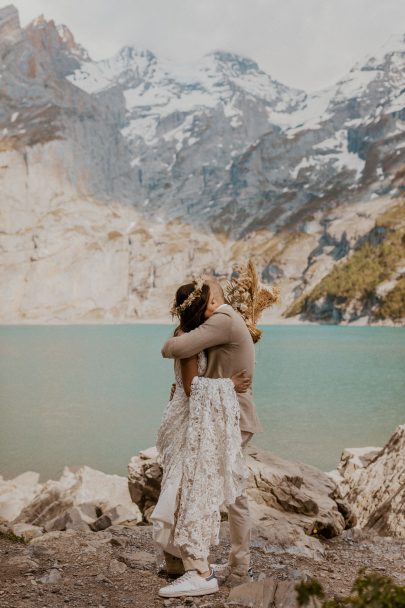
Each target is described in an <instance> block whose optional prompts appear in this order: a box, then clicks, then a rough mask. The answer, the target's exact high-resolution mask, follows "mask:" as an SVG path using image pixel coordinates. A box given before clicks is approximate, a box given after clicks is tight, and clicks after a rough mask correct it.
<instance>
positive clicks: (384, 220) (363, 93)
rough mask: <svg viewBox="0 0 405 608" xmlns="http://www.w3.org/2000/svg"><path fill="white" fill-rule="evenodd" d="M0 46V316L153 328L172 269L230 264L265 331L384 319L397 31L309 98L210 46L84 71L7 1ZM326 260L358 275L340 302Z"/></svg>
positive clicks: (124, 52) (80, 60) (74, 53)
mask: <svg viewBox="0 0 405 608" xmlns="http://www.w3.org/2000/svg"><path fill="white" fill-rule="evenodd" d="M0 54H1V66H0V82H1V91H0V250H1V254H2V257H1V263H0V276H1V279H2V282H3V283H4V284H6V285H8V289H7V290H3V292H2V297H1V298H0V320H1V322H6V323H8V322H21V321H37V322H46V321H50V320H52V321H62V322H63V321H70V322H74V321H83V320H87V321H90V320H98V321H103V320H107V321H116V320H120V321H123V320H129V321H130V320H136V319H144V318H157V317H165V318H166V319H168V316H167V312H166V311H167V309H168V305H169V302H170V300H171V297H172V294H173V291H174V289H175V286H176V285H177V284H178V281H179V280H181V279H182V278H183V277H186V276H189V274H190V269H192V270H193V271H194V272H195V273H196V274H197V273H199V272H202V271H205V272H214V273H215V274H216V275H217V276H219V277H220V278H221V277H222V278H224V277H226V276H228V275H229V272H230V270H231V268H232V265H233V263H234V262H237V261H242V260H244V259H246V258H247V257H248V256H251V257H253V258H254V260H255V261H256V263H257V265H258V267H259V269H260V271H261V275H262V279H263V281H264V282H272V281H276V282H277V283H278V284H279V286H280V288H281V292H282V304H281V305H280V306H279V307H277V308H275V309H274V310H273V311H272V313H271V316H270V317H269V318H270V319H271V320H273V321H274V320H280V319H281V317H282V315H285V314H287V315H288V316H290V317H293V318H297V315H300V316H301V318H305V319H309V320H315V321H317V320H322V321H326V322H334V323H340V322H358V321H359V320H362V321H364V322H386V321H387V320H388V321H391V322H396V323H401V322H402V321H403V318H404V315H405V313H404V308H403V294H404V278H403V272H404V271H403V268H404V263H405V262H404V260H405V254H404V250H405V245H404V242H405V241H404V239H403V238H402V236H403V232H401V235H400V238H398V237H397V236H396V237H395V239H394V241H395V242H394V243H392V238H391V237H392V235H393V233H397V232H398V231H402V230H403V212H402V209H403V207H402V205H403V203H402V201H403V185H404V175H405V172H404V167H405V147H404V146H405V144H404V139H405V135H404V134H405V100H404V86H405V82H404V76H403V74H404V64H405V44H404V39H403V38H402V39H401V38H400V39H392V40H390V41H389V42H388V43H387V45H386V46H385V47H383V48H381V49H376V54H375V56H374V57H368V58H365V59H364V60H362V61H360V62H359V63H358V64H356V65H355V66H354V67H353V69H352V70H351V71H350V72H349V74H348V75H347V76H346V77H345V78H343V79H341V80H340V81H339V82H338V83H336V85H334V86H332V87H329V88H327V89H325V90H322V91H318V92H315V93H307V92H305V91H301V90H296V89H292V88H290V87H287V86H285V85H283V84H282V83H280V82H278V81H275V80H274V79H272V78H271V76H269V75H268V74H266V73H264V72H263V71H262V70H261V69H260V68H259V66H258V65H257V64H256V63H255V62H254V61H252V60H250V59H248V58H245V57H240V56H237V55H234V54H230V53H226V52H216V53H213V54H210V55H208V56H206V57H204V58H202V59H201V60H200V61H198V62H195V63H194V64H186V63H185V64H184V65H178V64H176V65H175V64H172V63H170V62H167V61H163V60H161V59H159V58H158V57H156V56H155V55H154V54H153V53H152V52H150V51H148V50H143V49H136V48H133V47H124V48H123V49H121V51H119V53H117V55H116V56H115V57H113V58H111V59H108V60H104V61H98V62H94V61H92V60H91V59H90V57H89V56H88V54H87V52H86V51H85V49H84V48H83V47H82V46H81V45H79V44H78V43H76V42H75V40H74V37H73V35H72V33H71V32H70V31H69V30H68V29H67V28H66V27H65V26H57V25H55V24H54V23H53V22H52V21H46V20H45V19H44V18H43V17H40V18H38V19H36V20H35V21H33V22H32V23H31V24H29V25H28V26H27V27H26V28H21V27H20V24H19V19H18V13H17V11H16V9H15V8H14V7H12V6H7V7H5V8H3V9H0ZM387 214H388V215H387ZM367 244H368V246H369V247H370V248H371V250H372V252H373V254H375V255H374V257H375V258H378V259H379V260H380V258H381V255H380V254H381V251H380V250H383V257H384V263H383V264H382V266H383V268H378V272H374V274H373V269H375V264H374V262H373V260H372V256H370V255H368V249H367V247H366V248H365V245H367ZM387 249H389V251H388V253H387V251H386V250H387ZM359 252H360V253H359ZM386 254H387V255H386ZM359 256H360V258H361V260H362V261H363V262H364V265H363V266H362V265H361V264H357V266H356V260H357V259H358V258H359ZM352 259H353V261H351V260H352ZM353 264H354V266H355V271H354V272H353ZM359 266H360V269H359V268H358V267H359ZM335 268H339V273H340V274H341V275H342V279H341V282H342V281H343V282H347V280H346V279H347V278H348V279H349V280H350V281H353V282H356V281H357V279H358V276H359V275H361V276H362V275H365V274H366V275H369V274H370V273H371V274H373V276H372V278H371V280H370V281H368V282H367V284H366V285H364V286H363V287H364V288H363V290H356V289H352V290H349V291H348V292H347V293H345V294H344V295H343V299H342V298H341V297H340V295H341V294H340V291H339V290H340V287H336V285H340V284H341V282H340V283H339V282H338V283H337V282H336V280H335V275H334V274H333V272H336V270H335ZM370 268H371V269H370ZM325 281H326V283H325ZM146 303H147V306H146Z"/></svg>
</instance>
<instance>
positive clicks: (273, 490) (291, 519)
mask: <svg viewBox="0 0 405 608" xmlns="http://www.w3.org/2000/svg"><path fill="white" fill-rule="evenodd" d="M247 462H248V467H249V470H250V478H249V484H248V489H247V494H248V496H249V498H250V505H249V506H250V511H251V516H252V520H253V524H254V535H255V536H256V538H258V539H260V540H261V541H262V542H263V543H264V544H265V545H266V548H267V550H268V551H272V552H273V551H274V552H276V551H279V550H287V551H289V552H292V553H298V554H307V555H308V556H312V557H319V556H320V554H322V552H323V548H322V545H321V543H320V542H319V540H318V537H323V538H332V537H334V536H337V535H338V534H340V533H341V532H342V531H343V530H344V529H345V528H347V527H350V525H351V517H350V509H349V508H348V506H347V505H344V503H343V506H344V507H345V508H343V506H342V505H341V504H339V501H338V500H337V498H338V495H337V492H336V483H335V482H334V481H333V480H332V479H331V478H330V477H329V476H328V475H327V474H326V473H323V472H322V471H320V470H319V469H317V468H315V467H313V466H310V465H306V464H302V463H299V462H290V461H287V460H284V459H282V458H280V457H278V456H276V455H275V454H273V453H271V452H269V451H267V450H262V449H258V448H255V447H249V448H248V459H247ZM340 502H342V501H340Z"/></svg>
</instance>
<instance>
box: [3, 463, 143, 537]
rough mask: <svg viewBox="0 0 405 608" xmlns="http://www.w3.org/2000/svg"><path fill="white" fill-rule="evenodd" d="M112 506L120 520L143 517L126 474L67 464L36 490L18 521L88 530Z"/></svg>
mask: <svg viewBox="0 0 405 608" xmlns="http://www.w3.org/2000/svg"><path fill="white" fill-rule="evenodd" d="M111 509H116V511H114V517H115V518H116V519H117V521H123V520H124V519H125V518H126V519H128V518H129V517H131V521H132V522H134V521H135V522H138V521H141V520H142V515H141V512H140V511H139V509H138V508H137V507H136V505H135V504H134V503H133V502H132V500H131V497H130V494H129V491H128V482H127V479H126V478H125V477H121V476H119V475H107V474H106V473H103V472H101V471H97V470H95V469H92V468H91V467H88V466H83V467H65V468H64V469H63V473H62V476H61V477H60V479H59V480H52V479H51V480H48V481H47V482H46V483H44V484H43V485H42V486H41V487H40V488H39V490H37V491H36V493H35V495H34V498H33V500H31V501H30V502H28V504H26V505H25V507H24V508H23V509H22V510H21V511H20V513H19V515H18V517H17V518H16V519H15V523H30V524H33V525H37V526H43V527H44V528H45V530H46V531H56V530H65V529H69V528H72V529H77V530H83V531H85V530H86V529H88V524H91V523H93V522H94V521H95V520H97V519H98V517H99V515H100V514H102V513H104V512H107V511H109V510H111ZM110 525H111V523H110Z"/></svg>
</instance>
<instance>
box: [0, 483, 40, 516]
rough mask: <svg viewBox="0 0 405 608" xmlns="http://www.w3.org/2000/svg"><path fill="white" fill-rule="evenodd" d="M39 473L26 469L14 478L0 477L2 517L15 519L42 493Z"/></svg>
mask: <svg viewBox="0 0 405 608" xmlns="http://www.w3.org/2000/svg"><path fill="white" fill-rule="evenodd" d="M41 489H42V484H40V483H39V473H34V471H26V472H25V473H22V474H21V475H17V477H14V478H13V479H3V477H0V519H3V520H5V521H14V520H15V519H16V518H17V517H18V516H19V515H20V513H21V511H22V510H23V509H24V508H25V507H26V506H27V505H29V504H30V503H31V502H32V500H33V499H34V498H35V497H36V496H37V495H38V494H39V493H40V491H41Z"/></svg>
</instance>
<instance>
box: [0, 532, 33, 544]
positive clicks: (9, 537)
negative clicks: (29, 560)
mask: <svg viewBox="0 0 405 608" xmlns="http://www.w3.org/2000/svg"><path fill="white" fill-rule="evenodd" d="M0 538H5V539H6V540H11V541H12V542H13V543H21V544H23V545H26V544H28V543H27V541H26V540H25V538H23V537H22V536H17V534H14V533H13V532H3V530H0Z"/></svg>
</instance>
